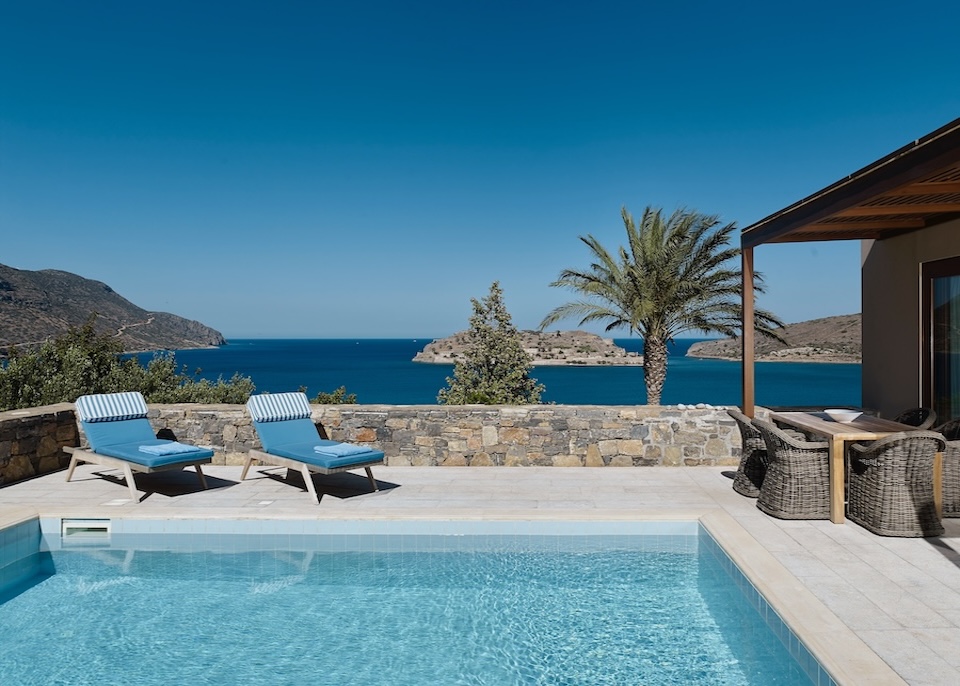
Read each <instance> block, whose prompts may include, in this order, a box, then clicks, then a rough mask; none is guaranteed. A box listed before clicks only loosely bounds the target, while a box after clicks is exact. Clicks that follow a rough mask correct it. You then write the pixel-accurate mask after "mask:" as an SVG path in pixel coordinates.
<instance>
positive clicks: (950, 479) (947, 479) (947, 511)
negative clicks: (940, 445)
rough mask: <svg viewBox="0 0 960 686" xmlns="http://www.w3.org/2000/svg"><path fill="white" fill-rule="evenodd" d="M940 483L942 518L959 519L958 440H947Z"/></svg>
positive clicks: (959, 456) (959, 472)
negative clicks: (941, 490)
mask: <svg viewBox="0 0 960 686" xmlns="http://www.w3.org/2000/svg"><path fill="white" fill-rule="evenodd" d="M941 433H943V432H941ZM943 435H946V434H943ZM942 483H943V516H944V517H951V518H955V517H960V440H957V441H952V440H950V439H949V437H948V438H947V447H946V448H944V449H943V482H942Z"/></svg>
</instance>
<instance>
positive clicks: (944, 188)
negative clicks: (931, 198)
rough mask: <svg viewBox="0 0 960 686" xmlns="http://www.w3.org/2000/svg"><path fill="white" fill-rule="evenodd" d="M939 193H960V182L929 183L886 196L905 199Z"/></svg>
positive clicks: (907, 187)
mask: <svg viewBox="0 0 960 686" xmlns="http://www.w3.org/2000/svg"><path fill="white" fill-rule="evenodd" d="M938 193H960V181H927V182H925V183H914V184H910V185H909V186H904V187H903V188H897V189H894V190H892V191H889V192H888V193H886V195H890V196H897V197H903V196H905V195H936V194H938Z"/></svg>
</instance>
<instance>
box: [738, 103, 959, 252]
mask: <svg viewBox="0 0 960 686" xmlns="http://www.w3.org/2000/svg"><path fill="white" fill-rule="evenodd" d="M957 217H960V119H955V120H954V121H952V122H950V123H949V124H947V125H946V126H943V127H941V128H939V129H937V130H936V131H934V132H933V133H930V134H927V135H926V136H924V137H923V138H920V139H918V140H916V141H914V142H913V143H910V144H909V145H905V146H904V147H902V148H900V149H899V150H897V151H895V152H892V153H890V154H889V155H887V156H886V157H884V158H882V159H880V160H877V161H876V162H874V163H873V164H870V165H868V166H866V167H864V168H863V169H861V170H859V171H857V172H854V173H853V174H850V175H849V176H848V177H846V178H844V179H841V180H840V181H837V182H836V183H834V184H831V185H830V186H827V187H826V188H824V189H823V190H821V191H818V192H816V193H814V194H813V195H811V196H809V197H806V198H804V199H803V200H800V201H798V202H796V203H794V204H793V205H790V206H789V207H786V208H784V209H782V210H780V211H779V212H776V213H774V214H771V215H770V216H769V217H767V218H765V219H761V220H760V221H758V222H756V223H755V224H752V225H750V226H748V227H747V228H745V229H744V230H743V232H742V233H741V237H740V240H741V245H742V246H743V247H744V248H752V247H755V246H757V245H761V244H763V243H798V242H805V241H837V240H862V239H875V240H879V239H884V238H889V237H891V236H896V235H899V234H902V233H909V232H911V231H918V230H920V229H924V228H926V227H928V226H932V225H934V224H940V223H942V222H945V221H949V220H951V219H955V218H957Z"/></svg>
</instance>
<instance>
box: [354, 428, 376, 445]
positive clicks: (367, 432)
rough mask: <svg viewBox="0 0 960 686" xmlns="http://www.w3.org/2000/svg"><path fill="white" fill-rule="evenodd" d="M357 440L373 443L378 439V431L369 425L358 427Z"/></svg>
mask: <svg viewBox="0 0 960 686" xmlns="http://www.w3.org/2000/svg"><path fill="white" fill-rule="evenodd" d="M355 440H356V441H357V442H358V443H373V442H374V441H376V440H377V432H376V430H375V429H371V428H369V427H365V428H362V429H358V430H357V433H356V438H355Z"/></svg>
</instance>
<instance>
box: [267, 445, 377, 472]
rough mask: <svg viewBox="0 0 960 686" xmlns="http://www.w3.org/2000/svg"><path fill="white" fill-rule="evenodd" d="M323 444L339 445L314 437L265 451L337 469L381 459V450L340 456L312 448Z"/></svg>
mask: <svg viewBox="0 0 960 686" xmlns="http://www.w3.org/2000/svg"><path fill="white" fill-rule="evenodd" d="M324 444H329V445H340V444H338V443H337V442H336V441H322V440H319V439H317V438H314V439H313V440H311V441H309V442H308V443H284V444H281V445H275V446H273V447H272V448H270V450H269V451H267V452H269V453H270V454H271V455H277V456H279V457H286V458H289V459H291V460H297V461H299V462H305V463H306V464H309V465H315V466H317V467H324V468H325V469H337V468H339V467H349V466H350V465H362V464H369V463H371V462H373V463H376V462H381V461H382V460H383V451H381V450H366V451H365V452H362V453H357V454H354V455H343V456H340V457H338V456H336V455H330V454H326V453H318V452H317V451H315V450H314V446H317V445H324Z"/></svg>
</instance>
